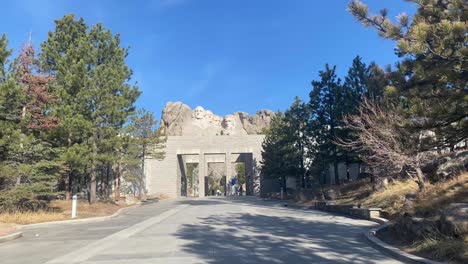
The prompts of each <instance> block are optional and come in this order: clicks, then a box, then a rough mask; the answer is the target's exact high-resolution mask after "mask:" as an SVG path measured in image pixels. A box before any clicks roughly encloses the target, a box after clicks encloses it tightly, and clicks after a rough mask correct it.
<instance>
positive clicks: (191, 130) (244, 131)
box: [161, 102, 275, 136]
mask: <svg viewBox="0 0 468 264" xmlns="http://www.w3.org/2000/svg"><path fill="white" fill-rule="evenodd" d="M274 115H275V114H274V113H273V112H272V111H270V110H261V111H259V112H257V113H256V114H255V115H252V116H250V115H249V114H247V113H245V112H236V113H234V114H233V115H226V116H225V117H221V116H218V115H215V114H213V112H211V111H209V110H205V109H204V108H203V107H201V106H197V107H196V108H195V109H194V110H192V109H191V108H190V107H189V106H187V105H186V104H184V103H182V102H168V103H167V104H166V107H165V108H164V110H163V113H162V118H161V127H162V129H163V130H164V132H165V134H166V135H168V136H187V135H192V136H213V135H220V136H221V135H255V134H262V132H263V131H264V130H265V129H266V128H268V127H269V126H270V124H271V121H272V119H273V117H274Z"/></svg>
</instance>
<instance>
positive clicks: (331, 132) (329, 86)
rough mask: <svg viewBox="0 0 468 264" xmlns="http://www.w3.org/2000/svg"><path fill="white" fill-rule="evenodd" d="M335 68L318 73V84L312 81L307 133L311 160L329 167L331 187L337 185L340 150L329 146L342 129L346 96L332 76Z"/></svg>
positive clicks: (338, 81)
mask: <svg viewBox="0 0 468 264" xmlns="http://www.w3.org/2000/svg"><path fill="white" fill-rule="evenodd" d="M335 72H336V66H333V67H332V68H330V67H329V66H328V64H327V65H325V70H323V71H320V73H319V75H320V81H312V86H313V89H312V91H311V92H310V102H309V107H310V109H311V119H312V120H311V121H310V124H311V131H312V140H314V146H315V147H314V152H313V153H314V154H313V155H314V156H320V158H319V160H322V161H323V162H326V163H331V164H333V170H334V177H335V184H338V183H339V182H340V179H339V174H338V163H339V162H340V158H341V157H340V149H339V148H338V146H337V145H335V144H334V143H333V141H334V139H335V138H337V137H338V136H339V135H340V130H341V129H342V128H343V125H342V118H343V115H344V114H345V113H346V108H347V105H348V103H347V102H346V99H347V96H349V95H347V94H346V92H345V89H344V88H343V85H342V84H341V80H340V78H338V77H337V76H336V73H335Z"/></svg>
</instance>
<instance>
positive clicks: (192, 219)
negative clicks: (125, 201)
mask: <svg viewBox="0 0 468 264" xmlns="http://www.w3.org/2000/svg"><path fill="white" fill-rule="evenodd" d="M373 225H375V223H372V222H369V221H364V220H356V219H349V218H346V217H341V216H335V215H330V214H328V213H323V212H319V211H310V210H308V211H305V210H296V209H288V208H284V207H282V206H281V204H279V203H277V202H265V201H260V200H258V199H256V198H253V197H243V198H240V197H239V198H236V199H232V198H230V199H226V198H211V199H192V200H191V199H183V200H173V201H161V202H158V203H152V204H147V205H144V206H140V207H136V208H132V209H129V210H127V211H125V212H124V213H123V214H121V215H119V216H118V217H116V218H113V219H111V220H107V221H102V222H95V223H73V224H60V225H57V224H51V225H47V226H43V227H35V228H32V227H31V228H28V229H25V230H23V232H24V236H23V237H22V238H20V239H17V240H14V241H10V242H6V243H2V244H0V263H2V264H10V263H12V264H13V263H21V264H25V263H31V264H39V263H47V264H56V263H64V264H65V263H87V264H91V263H92V264H110V263H112V264H123V263H132V264H140V263H183V264H189V263H237V264H239V263H277V264H282V263H294V264H296V263H297V264H299V263H400V262H398V261H396V260H394V259H392V258H391V257H389V256H387V255H385V254H383V253H381V252H380V251H378V250H376V249H374V248H372V247H371V246H369V244H368V243H367V242H366V240H365V238H364V237H363V235H362V232H363V231H365V230H367V229H368V228H370V227H371V226H373Z"/></svg>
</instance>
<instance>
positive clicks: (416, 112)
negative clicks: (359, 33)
mask: <svg viewBox="0 0 468 264" xmlns="http://www.w3.org/2000/svg"><path fill="white" fill-rule="evenodd" d="M410 2H413V3H414V4H416V5H417V7H418V9H417V12H416V14H415V15H414V17H413V18H410V17H409V16H408V15H407V14H405V13H403V14H400V15H399V16H398V21H397V22H396V23H393V22H392V21H390V19H389V18H388V17H387V13H388V12H387V10H386V9H382V10H381V11H380V14H379V15H370V14H369V12H368V8H367V6H366V5H365V4H363V3H362V2H360V1H352V2H351V3H350V4H349V7H348V9H349V11H350V12H351V14H352V15H353V16H354V17H355V18H356V19H357V20H358V21H359V22H361V23H362V24H363V25H364V26H366V27H373V28H375V29H377V30H378V33H379V35H380V36H381V37H383V38H386V39H390V40H394V41H396V54H397V55H398V56H400V57H401V58H402V59H403V60H402V61H401V62H400V63H398V64H397V71H398V74H393V75H394V76H397V75H399V76H398V78H397V81H396V82H395V83H393V84H390V85H389V86H388V87H387V88H386V90H387V91H391V92H392V93H394V94H395V97H398V98H401V99H402V102H403V106H404V107H405V108H406V112H407V115H408V118H410V119H411V120H413V122H411V123H409V126H408V129H414V130H420V131H422V130H431V131H432V132H434V133H435V134H436V136H435V137H433V140H432V142H426V144H425V145H426V146H425V148H426V149H433V148H434V147H439V148H444V147H452V146H453V145H454V144H456V143H458V142H460V141H461V140H464V139H466V138H467V137H468V121H467V120H468V90H467V89H466V85H467V80H468V79H467V76H468V75H467V71H468V59H467V55H468V47H467V46H466V43H467V41H468V36H467V35H466V32H467V27H468V26H467V25H468V24H467V18H468V11H467V10H468V5H467V2H466V1H463V0H447V1H440V0H424V1H417V0H411V1H410Z"/></svg>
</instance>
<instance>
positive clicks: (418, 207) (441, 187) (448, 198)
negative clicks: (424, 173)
mask: <svg viewBox="0 0 468 264" xmlns="http://www.w3.org/2000/svg"><path fill="white" fill-rule="evenodd" d="M451 203H468V173H464V174H462V175H460V176H459V177H457V178H455V179H452V180H449V181H445V182H441V183H438V184H434V185H429V186H428V187H427V190H426V191H425V192H424V193H422V194H420V195H419V196H418V198H417V199H416V202H415V206H414V213H415V214H416V215H418V216H422V217H429V216H433V215H437V214H439V211H440V209H441V208H443V207H445V206H446V205H448V204H451Z"/></svg>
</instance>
